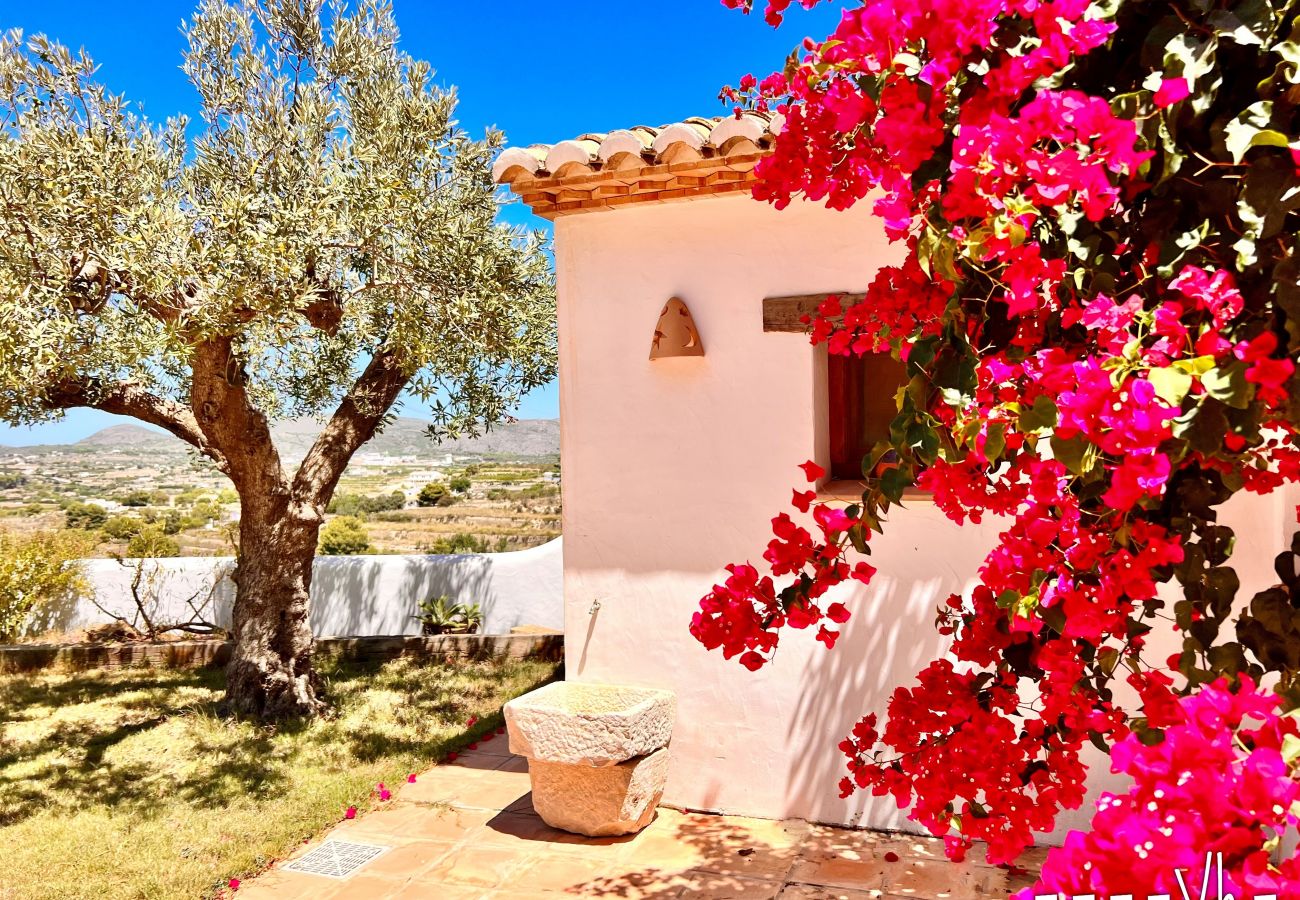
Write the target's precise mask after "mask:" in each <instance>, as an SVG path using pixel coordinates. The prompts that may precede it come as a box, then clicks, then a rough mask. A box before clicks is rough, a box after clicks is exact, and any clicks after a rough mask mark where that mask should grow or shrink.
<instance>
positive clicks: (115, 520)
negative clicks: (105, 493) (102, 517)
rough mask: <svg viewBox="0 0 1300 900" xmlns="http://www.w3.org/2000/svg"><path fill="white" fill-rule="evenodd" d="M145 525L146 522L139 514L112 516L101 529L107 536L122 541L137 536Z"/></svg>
mask: <svg viewBox="0 0 1300 900" xmlns="http://www.w3.org/2000/svg"><path fill="white" fill-rule="evenodd" d="M144 527H145V522H144V520H143V519H141V518H140V517H139V516H112V517H110V518H109V519H108V521H106V522H105V523H104V524H103V526H101V527H100V529H99V530H100V531H102V532H103V533H104V536H105V537H107V538H111V539H113V540H115V541H122V540H126V539H127V538H133V537H135V536H136V535H137V534H139V533H140V529H141V528H144Z"/></svg>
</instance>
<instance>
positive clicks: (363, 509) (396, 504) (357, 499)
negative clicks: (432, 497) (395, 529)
mask: <svg viewBox="0 0 1300 900" xmlns="http://www.w3.org/2000/svg"><path fill="white" fill-rule="evenodd" d="M429 505H432V504H429ZM405 506H406V495H405V494H403V493H402V492H401V491H393V492H392V493H391V494H379V495H377V496H374V497H365V496H362V495H361V494H348V493H345V492H343V491H340V492H339V493H337V494H335V495H334V497H333V499H331V500H330V505H329V508H328V509H327V510H326V511H327V512H331V513H335V514H336V515H340V516H356V515H365V514H369V513H380V512H392V511H394V510H399V509H402V508H403V507H405Z"/></svg>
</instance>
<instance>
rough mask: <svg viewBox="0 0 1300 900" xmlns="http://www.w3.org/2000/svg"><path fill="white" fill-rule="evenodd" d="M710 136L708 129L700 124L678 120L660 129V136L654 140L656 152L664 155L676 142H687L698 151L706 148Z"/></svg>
mask: <svg viewBox="0 0 1300 900" xmlns="http://www.w3.org/2000/svg"><path fill="white" fill-rule="evenodd" d="M708 136H709V133H708V131H706V130H704V128H702V127H701V126H700V125H692V124H688V123H686V122H678V123H676V124H674V125H668V126H665V127H664V128H661V129H660V130H659V136H658V137H656V138H655V142H654V152H655V155H656V156H662V155H663V154H664V152H665V151H667V150H668V148H669V147H671V146H673V145H674V144H685V145H686V146H687V147H690V148H691V149H692V150H695V151H697V152H698V151H700V150H702V149H703V148H704V142H705V140H706V139H707V138H708Z"/></svg>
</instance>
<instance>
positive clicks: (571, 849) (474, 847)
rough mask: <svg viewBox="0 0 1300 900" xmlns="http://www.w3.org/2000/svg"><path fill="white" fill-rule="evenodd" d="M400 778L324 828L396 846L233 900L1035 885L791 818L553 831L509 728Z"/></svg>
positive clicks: (891, 841) (800, 895) (932, 891)
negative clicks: (623, 832)
mask: <svg viewBox="0 0 1300 900" xmlns="http://www.w3.org/2000/svg"><path fill="white" fill-rule="evenodd" d="M401 787H402V789H401V791H400V792H399V793H397V794H395V796H394V799H393V800H392V801H391V802H390V803H388V804H385V805H384V806H383V807H382V808H380V809H377V810H375V811H373V812H371V813H369V814H367V815H364V816H362V817H360V818H357V819H355V820H353V821H349V822H344V823H342V824H340V825H339V826H337V827H336V828H335V829H334V830H333V831H332V832H331V833H330V834H329V835H328V837H331V838H335V839H338V840H354V841H358V842H362V843H370V844H383V845H387V846H390V847H392V848H393V849H391V850H389V851H388V852H386V853H384V854H383V855H382V856H379V857H378V858H376V859H374V860H372V861H371V862H369V863H367V864H366V865H365V866H363V867H362V868H361V869H359V870H358V871H357V872H356V874H354V875H353V876H351V877H350V878H348V879H346V880H343V881H339V880H335V879H330V878H324V877H321V876H318V875H307V874H300V873H297V872H290V871H284V870H283V869H282V868H281V867H280V866H277V867H275V868H272V869H271V870H270V871H268V872H266V873H265V874H263V875H261V876H259V877H258V878H256V879H250V880H248V881H247V882H245V883H244V884H243V885H242V886H241V888H240V890H239V892H238V894H237V897H238V900H262V898H277V900H297V898H312V900H327V898H348V900H372V898H374V900H378V898H393V900H397V898H402V900H407V898H425V900H471V898H473V900H479V898H481V900H513V898H520V900H522V898H535V900H546V898H555V900H558V898H562V897H608V898H619V900H642V898H644V900H670V898H672V900H676V898H687V897H691V898H703V900H723V898H733V897H734V898H745V900H770V898H781V900H831V898H840V900H868V898H885V900H900V898H911V900H941V898H942V900H947V898H953V900H986V898H1004V897H1006V896H1007V895H1008V894H1009V893H1011V892H1012V891H1015V890H1018V889H1020V888H1021V887H1024V886H1027V885H1028V884H1029V883H1030V881H1031V879H1030V878H1029V877H1028V875H1027V874H1026V873H1024V872H1019V871H1008V870H1006V869H1000V868H992V867H989V866H987V865H984V864H983V863H982V859H981V860H975V859H972V860H970V861H967V862H964V863H952V862H948V861H947V860H945V859H944V857H943V848H942V844H941V842H939V841H937V840H934V839H931V838H919V837H914V836H905V835H897V834H881V833H874V832H866V831H851V830H847V829H840V828H828V827H825V826H818V825H809V824H808V823H806V822H801V821H796V820H787V821H784V822H778V821H770V820H765V819H746V818H740V817H736V816H717V815H704V814H699V813H686V812H678V811H675V810H671V809H660V810H659V815H658V817H657V818H656V819H655V821H654V822H653V823H652V824H651V825H650V826H649V827H648V828H646V829H645V830H644V831H642V832H641V833H640V834H637V835H634V836H630V837H621V838H585V837H580V836H578V835H574V834H569V833H567V832H563V831H557V830H555V829H553V828H550V827H548V826H547V825H546V824H545V823H543V822H542V821H541V819H539V818H538V817H537V815H536V814H535V813H534V812H533V808H532V804H531V803H530V800H529V796H530V795H529V793H528V775H527V767H526V764H525V761H524V759H523V758H521V757H518V756H512V755H510V752H509V751H508V750H507V749H506V739H505V738H504V737H497V738H495V739H493V740H489V741H484V742H481V743H480V745H479V747H478V748H477V749H476V750H473V751H470V752H467V753H465V754H463V755H462V756H461V757H460V758H459V759H457V760H456V761H455V762H454V763H452V764H450V765H442V766H438V767H437V768H434V769H432V770H430V771H428V772H425V773H424V774H422V775H420V776H419V777H418V779H417V781H416V783H415V784H404V785H402V786H401ZM312 846H315V844H313V845H311V846H304V848H303V849H302V851H301V853H306V852H308V851H309V850H310V849H311V847H312ZM301 853H300V854H299V855H301ZM973 856H980V854H979V853H978V852H977V853H976V854H973ZM1030 858H1031V860H1032V861H1033V862H1036V861H1037V860H1038V859H1039V857H1037V856H1033V855H1032V852H1031V857H1030Z"/></svg>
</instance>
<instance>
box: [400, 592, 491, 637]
mask: <svg viewBox="0 0 1300 900" xmlns="http://www.w3.org/2000/svg"><path fill="white" fill-rule="evenodd" d="M413 618H415V619H419V621H420V624H421V625H422V626H423V633H424V634H472V633H473V632H475V631H478V629H479V626H481V625H482V624H483V611H482V608H481V607H480V606H479V605H478V604H477V603H470V604H462V603H454V602H452V599H451V598H450V597H448V596H447V595H446V594H439V595H438V596H436V597H429V598H427V599H425V600H422V601H421V602H420V612H419V613H418V614H417V615H415V616H413Z"/></svg>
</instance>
